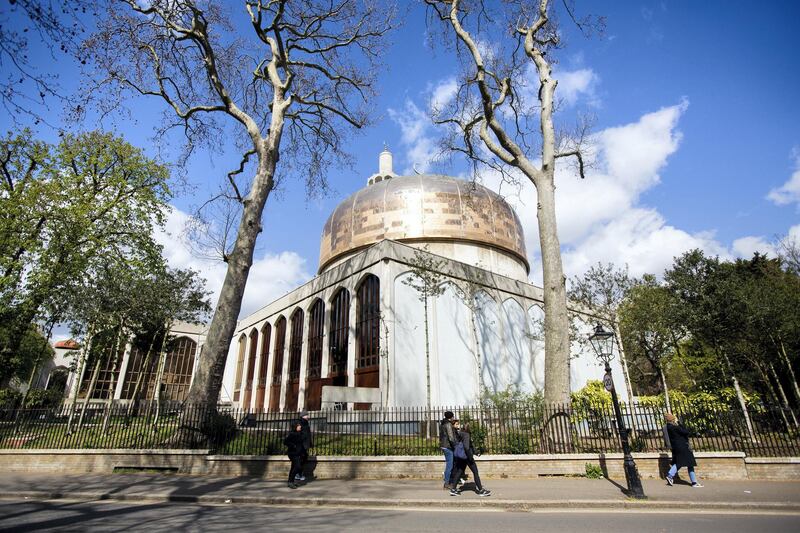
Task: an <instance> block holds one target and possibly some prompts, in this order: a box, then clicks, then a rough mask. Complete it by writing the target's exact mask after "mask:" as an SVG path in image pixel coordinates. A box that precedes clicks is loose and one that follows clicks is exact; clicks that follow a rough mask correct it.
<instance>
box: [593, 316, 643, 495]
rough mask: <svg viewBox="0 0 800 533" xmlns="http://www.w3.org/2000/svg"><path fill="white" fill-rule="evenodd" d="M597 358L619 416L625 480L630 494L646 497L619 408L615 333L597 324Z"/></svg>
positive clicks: (595, 339)
mask: <svg viewBox="0 0 800 533" xmlns="http://www.w3.org/2000/svg"><path fill="white" fill-rule="evenodd" d="M589 341H590V342H591V343H592V348H594V351H595V353H597V358H598V359H600V360H601V361H602V362H603V364H605V367H606V368H605V370H606V373H605V375H604V376H603V385H605V388H606V390H607V391H609V392H610V393H611V401H612V403H613V404H614V414H615V415H616V417H617V430H618V431H619V440H620V442H621V443H622V453H623V454H624V459H623V465H624V469H625V480H626V481H627V482H628V495H629V496H633V497H634V498H640V499H643V498H646V497H647V496H645V495H644V489H643V488H642V480H641V479H639V472H638V471H637V470H636V463H635V462H634V460H633V456H632V455H631V446H630V443H629V442H628V429H627V428H626V427H625V425H624V423H623V421H622V411H620V409H619V400H618V399H617V391H616V390H615V389H614V379H613V378H612V377H611V364H610V363H611V360H612V359H613V358H614V334H613V333H611V332H610V331H606V330H604V329H603V326H601V325H600V324H597V325H596V326H595V328H594V333H593V334H592V335H591V336H590V337H589Z"/></svg>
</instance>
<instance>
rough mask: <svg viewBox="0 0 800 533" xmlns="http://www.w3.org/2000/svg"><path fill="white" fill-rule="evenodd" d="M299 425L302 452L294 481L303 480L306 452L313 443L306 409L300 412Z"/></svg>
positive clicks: (304, 478) (306, 461) (307, 452)
mask: <svg viewBox="0 0 800 533" xmlns="http://www.w3.org/2000/svg"><path fill="white" fill-rule="evenodd" d="M300 425H301V426H302V432H301V433H302V434H303V454H302V455H301V456H300V471H299V472H298V473H297V478H296V481H305V480H306V476H305V474H304V472H305V471H306V465H307V464H308V454H309V452H310V451H311V446H312V444H313V442H312V439H311V425H310V424H309V423H308V411H303V412H302V413H300Z"/></svg>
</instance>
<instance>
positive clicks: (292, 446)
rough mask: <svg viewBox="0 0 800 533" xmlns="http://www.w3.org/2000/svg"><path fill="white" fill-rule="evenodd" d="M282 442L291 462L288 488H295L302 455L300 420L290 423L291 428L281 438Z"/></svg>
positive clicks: (301, 427)
mask: <svg viewBox="0 0 800 533" xmlns="http://www.w3.org/2000/svg"><path fill="white" fill-rule="evenodd" d="M283 443H284V444H285V445H286V455H288V456H289V461H291V464H292V466H291V468H290V469H289V485H288V486H289V488H290V489H296V488H297V482H296V481H297V476H298V474H300V472H301V469H302V466H301V465H302V457H303V425H302V424H301V423H300V421H297V422H294V423H292V429H291V431H289V434H288V435H286V438H285V439H283Z"/></svg>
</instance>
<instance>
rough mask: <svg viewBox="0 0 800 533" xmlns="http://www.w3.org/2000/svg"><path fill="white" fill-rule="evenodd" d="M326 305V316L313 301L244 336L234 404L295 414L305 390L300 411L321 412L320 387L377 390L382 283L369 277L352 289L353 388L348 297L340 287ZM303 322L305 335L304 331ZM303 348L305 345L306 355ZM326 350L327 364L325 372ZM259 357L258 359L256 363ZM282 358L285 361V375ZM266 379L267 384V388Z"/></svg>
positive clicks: (320, 302)
mask: <svg viewBox="0 0 800 533" xmlns="http://www.w3.org/2000/svg"><path fill="white" fill-rule="evenodd" d="M327 305H328V310H327V313H326V309H325V307H326V302H325V301H323V300H322V299H320V298H317V299H316V300H314V302H313V303H312V304H311V307H310V308H309V309H307V310H304V309H302V308H301V307H297V308H295V309H294V311H293V312H292V313H291V315H290V316H289V319H288V320H287V319H286V317H285V316H283V315H280V316H279V317H278V318H277V319H276V320H275V321H274V323H273V324H270V323H269V322H267V323H265V324H264V325H263V326H262V327H261V328H260V329H258V328H253V329H252V330H251V331H250V333H249V334H245V333H242V335H241V336H240V337H239V346H238V348H239V350H238V356H237V361H236V373H235V378H234V390H233V401H234V402H239V404H240V405H241V406H242V407H244V408H250V407H252V408H253V409H254V410H255V411H263V410H265V409H266V410H269V411H279V410H281V408H282V409H283V410H284V411H297V409H298V406H299V399H300V391H301V390H303V391H304V402H303V408H304V409H306V410H317V409H320V407H321V402H322V387H323V386H324V385H334V386H348V385H350V386H356V387H378V386H379V379H378V376H379V373H380V318H381V313H380V280H379V279H378V277H377V276H375V275H373V274H368V275H367V276H365V277H364V279H363V280H362V281H361V283H360V284H359V285H358V287H357V289H356V316H355V318H356V320H355V348H356V349H355V361H354V363H355V365H354V367H355V373H354V383H352V385H351V384H350V383H349V377H348V351H349V350H348V346H349V342H350V293H349V292H348V290H347V289H345V288H340V289H339V290H338V291H336V292H335V293H334V295H333V297H332V298H331V299H330V301H328V302H327ZM306 313H308V320H307V321H306ZM326 317H327V318H326ZM306 322H307V324H308V326H307V331H304V330H305V329H306ZM326 325H327V330H326ZM287 333H288V335H287ZM287 336H288V338H287ZM259 342H261V346H260V348H261V349H260V350H259V349H258V348H259ZM287 342H288V344H287ZM304 345H306V346H307V350H305V352H304V349H303V348H304ZM326 350H327V355H328V357H327V365H325V368H323V360H324V357H323V355H324V354H325V351H326ZM259 353H260V354H261V358H260V361H257V355H258V354H259ZM304 353H305V354H306V357H307V361H306V364H305V373H304V374H303V375H301V370H302V369H303V368H304V367H303V364H302V363H303V361H302V359H303V355H304ZM284 357H288V361H287V364H286V365H285V366H286V372H285V373H284ZM257 362H258V363H259V364H258V369H257V370H258V372H257V373H256V363H257ZM270 370H271V372H270ZM270 375H271V379H270V382H269V383H267V380H268V379H269V376H270ZM301 385H303V386H301ZM281 399H283V402H281ZM359 407H366V406H359V405H356V408H359Z"/></svg>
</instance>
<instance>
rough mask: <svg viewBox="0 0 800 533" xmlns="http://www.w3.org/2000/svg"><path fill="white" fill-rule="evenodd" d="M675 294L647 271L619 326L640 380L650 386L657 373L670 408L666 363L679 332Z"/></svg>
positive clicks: (630, 296) (631, 293)
mask: <svg viewBox="0 0 800 533" xmlns="http://www.w3.org/2000/svg"><path fill="white" fill-rule="evenodd" d="M673 305H674V304H673V302H672V294H671V293H670V292H669V291H668V290H667V289H666V288H664V287H663V286H661V285H660V284H659V283H658V282H657V281H656V279H655V277H654V276H651V275H645V276H644V278H643V279H642V281H641V283H639V284H638V285H636V286H635V287H632V288H631V289H630V290H629V291H628V293H627V296H626V297H625V300H624V301H623V302H622V305H621V306H620V308H619V328H620V331H621V334H622V338H623V339H625V346H626V347H627V350H626V352H627V357H628V360H629V361H630V362H631V366H632V367H633V368H634V369H637V370H638V373H639V381H640V384H641V385H645V387H646V388H647V389H651V388H652V385H650V386H649V387H648V386H647V385H649V384H648V383H647V381H648V376H649V375H652V373H654V374H655V377H656V381H657V385H656V386H657V387H659V386H660V388H661V391H662V392H663V393H664V396H665V399H666V406H667V410H669V409H670V401H669V387H668V386H667V373H666V365H667V364H668V363H669V358H670V357H671V356H672V355H673V354H674V349H673V346H674V343H673V339H674V338H675V337H676V333H675V331H674V330H673V323H672V320H671V316H670V310H671V309H672V308H673Z"/></svg>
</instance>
